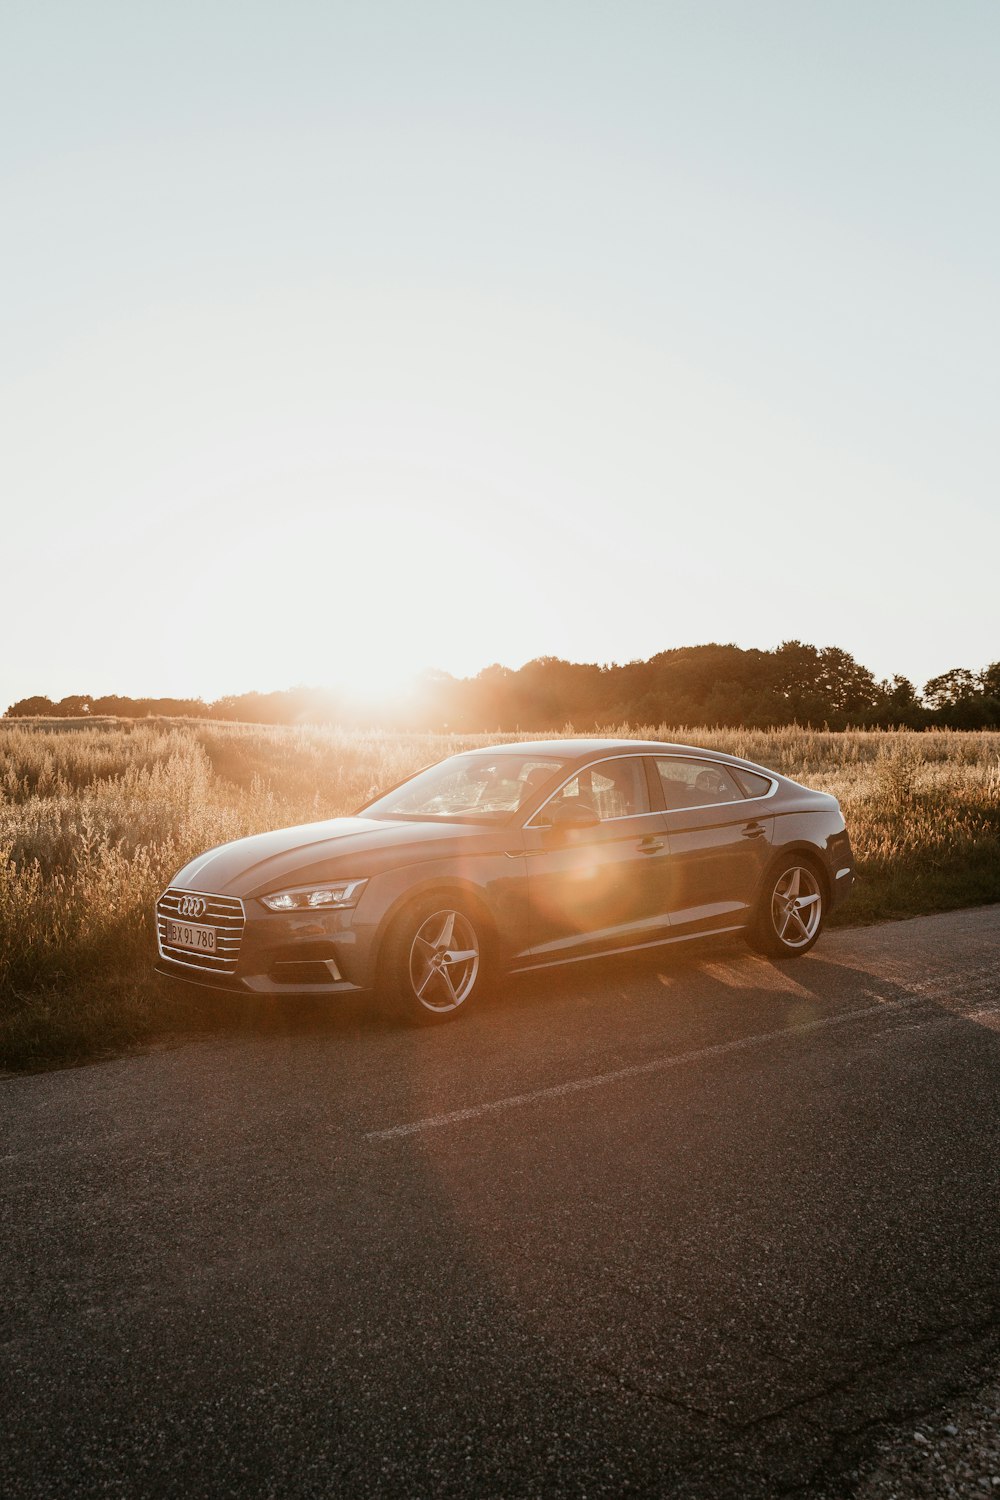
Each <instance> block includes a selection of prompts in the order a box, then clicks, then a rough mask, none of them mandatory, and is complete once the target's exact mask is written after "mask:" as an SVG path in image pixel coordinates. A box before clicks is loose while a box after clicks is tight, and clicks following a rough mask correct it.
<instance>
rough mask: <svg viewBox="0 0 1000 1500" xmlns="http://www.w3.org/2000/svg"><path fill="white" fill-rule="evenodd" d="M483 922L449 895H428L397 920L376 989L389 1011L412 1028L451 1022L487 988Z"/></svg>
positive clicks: (470, 909) (485, 945)
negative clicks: (408, 1023) (413, 1026)
mask: <svg viewBox="0 0 1000 1500" xmlns="http://www.w3.org/2000/svg"><path fill="white" fill-rule="evenodd" d="M487 947H488V940H487V928H486V923H485V922H484V920H483V919H482V917H480V916H479V915H478V913H476V912H475V911H474V910H473V909H472V908H471V907H470V906H468V905H467V904H465V903H463V902H461V901H459V900H456V899H455V898H454V897H453V896H449V895H442V896H436V897H435V896H430V897H426V898H425V899H424V900H423V901H419V902H416V903H414V905H413V906H411V907H409V908H408V909H407V910H406V911H405V912H403V913H402V915H401V916H400V917H399V918H398V919H397V921H396V923H395V924H394V926H393V928H392V931H391V932H390V934H389V938H388V941H387V943H386V950H385V958H384V962H383V965H382V980H381V984H380V988H381V991H382V994H383V997H384V998H385V1000H386V1001H387V1002H388V1004H389V1008H390V1010H391V1011H392V1012H393V1014H395V1015H396V1016H397V1017H399V1018H400V1019H402V1020H405V1021H408V1022H410V1023H411V1024H414V1025H439V1024H440V1023H441V1022H442V1021H453V1020H455V1018H456V1017H457V1016H459V1015H460V1014H462V1012H463V1011H466V1010H468V1009H469V1007H470V1006H471V1004H472V1002H473V1001H474V1000H478V999H479V998H480V996H481V995H482V994H483V992H484V990H485V989H486V987H487V980H488V968H489V965H488V959H487Z"/></svg>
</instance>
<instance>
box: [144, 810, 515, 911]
mask: <svg viewBox="0 0 1000 1500" xmlns="http://www.w3.org/2000/svg"><path fill="white" fill-rule="evenodd" d="M492 832H493V836H494V837H495V831H492ZM490 833H491V830H488V829H485V828H484V827H483V825H482V824H472V823H430V822H427V823H407V822H395V821H389V820H383V819H376V818H330V819H328V820H327V821H326V822H323V823H302V824H300V825H299V826H298V827H296V828H279V829H276V830H275V831H274V832H273V833H257V834H253V835H252V836H251V837H250V838H245V839H235V840H234V841H233V842H232V843H231V844H221V845H220V846H219V847H218V848H217V849H209V850H208V851H207V852H206V853H205V854H199V855H198V856H197V858H195V859H193V860H192V861H191V862H190V864H187V865H185V866H184V868H183V870H180V871H179V872H178V873H177V875H175V877H174V879H173V880H172V881H171V885H172V886H175V887H177V886H179V887H181V888H182V889H185V890H189V891H202V892H204V893H205V894H215V895H232V896H252V895H256V894H258V893H260V892H261V891H266V890H273V889H274V888H275V885H276V883H281V882H282V881H287V882H288V883H289V884H295V885H305V884H307V883H308V882H309V881H310V880H312V879H317V880H328V879H331V878H333V877H334V876H335V875H337V874H340V875H344V876H351V877H357V876H366V875H370V874H373V873H375V871H376V870H378V869H382V868H384V867H385V866H386V865H388V864H400V863H409V862H411V861H413V862H416V861H418V860H421V859H429V858H434V857H436V856H437V855H438V854H444V853H445V852H447V846H448V845H449V844H451V845H454V844H456V843H462V844H465V843H466V842H467V841H468V840H469V839H478V840H482V839H483V835H484V834H490Z"/></svg>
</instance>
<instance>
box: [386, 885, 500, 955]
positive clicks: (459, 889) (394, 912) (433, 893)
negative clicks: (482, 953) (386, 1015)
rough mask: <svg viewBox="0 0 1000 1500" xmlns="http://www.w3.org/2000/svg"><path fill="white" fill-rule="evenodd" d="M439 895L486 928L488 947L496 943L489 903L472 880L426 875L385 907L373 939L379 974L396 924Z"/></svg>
mask: <svg viewBox="0 0 1000 1500" xmlns="http://www.w3.org/2000/svg"><path fill="white" fill-rule="evenodd" d="M437 896H441V897H442V898H445V899H451V900H454V901H456V902H460V903H461V904H462V905H463V906H465V907H466V908H468V909H469V910H470V912H473V913H475V915H476V916H477V917H478V918H479V919H480V920H481V921H482V922H483V923H484V924H485V926H486V934H485V935H486V937H487V938H488V940H489V941H490V943H491V944H493V943H496V942H497V940H498V935H499V934H498V928H497V922H496V918H495V917H494V915H493V913H492V911H491V910H490V907H489V904H488V902H487V901H486V900H485V898H484V897H483V893H482V890H481V888H480V887H479V886H477V885H475V884H473V882H472V881H466V880H463V879H462V878H461V876H437V877H434V876H428V878H427V879H426V880H424V881H422V882H421V883H420V884H419V885H417V886H410V887H409V888H408V889H407V890H405V891H402V892H401V893H400V894H399V896H398V897H397V898H396V900H395V901H394V902H393V903H392V905H391V906H390V907H389V908H388V910H387V911H386V912H385V914H384V915H383V917H382V920H381V921H380V922H379V925H378V928H377V930H376V933H375V940H374V952H375V959H374V969H375V972H376V973H378V972H380V971H381V968H382V964H383V962H384V959H385V955H386V950H387V948H388V944H389V939H390V937H391V935H392V933H393V932H394V931H395V929H396V927H397V926H398V924H399V923H400V922H401V921H402V919H403V918H404V917H405V916H406V914H407V912H409V911H411V910H412V909H413V908H414V907H416V906H422V905H423V903H424V902H425V901H427V900H430V898H431V897H437Z"/></svg>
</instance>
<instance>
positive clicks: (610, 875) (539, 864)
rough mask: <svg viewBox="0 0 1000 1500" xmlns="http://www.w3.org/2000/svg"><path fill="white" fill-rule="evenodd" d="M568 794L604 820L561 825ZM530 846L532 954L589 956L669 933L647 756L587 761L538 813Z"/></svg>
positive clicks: (529, 832)
mask: <svg viewBox="0 0 1000 1500" xmlns="http://www.w3.org/2000/svg"><path fill="white" fill-rule="evenodd" d="M561 802H562V803H570V804H575V805H576V806H578V807H587V808H589V809H591V811H592V812H593V813H594V814H595V815H596V817H597V820H598V821H597V823H596V825H595V826H594V827H592V828H585V829H566V830H561V829H559V828H557V827H556V826H554V825H553V824H552V822H551V819H552V816H553V813H554V810H555V808H556V807H557V805H558V804H559V803H561ZM524 852H525V855H526V856H527V877H528V897H529V902H530V907H531V919H530V920H531V931H530V943H531V953H532V957H533V958H536V959H539V960H544V959H547V958H549V959H553V960H555V959H561V958H568V957H570V956H572V955H576V954H578V955H579V956H581V957H583V956H584V955H586V954H589V953H594V952H599V951H600V950H602V949H606V948H619V947H626V946H630V945H632V944H635V943H642V942H650V941H656V940H657V939H659V938H662V937H664V936H665V935H666V933H667V930H668V926H669V918H668V915H667V906H668V899H667V892H668V874H669V862H668V844H667V837H666V831H665V826H664V816H663V814H662V813H660V812H654V811H653V810H652V808H651V805H650V800H649V789H648V786H647V782H646V774H645V768H644V765H643V759H642V757H641V756H638V755H623V756H613V757H610V758H608V759H606V760H602V761H598V762H596V763H595V764H594V765H591V766H587V767H586V768H585V769H584V770H582V771H578V772H577V773H576V774H575V775H574V776H573V777H571V779H570V780H569V781H568V782H566V783H565V785H564V786H562V787H561V788H560V789H559V791H558V792H556V794H555V795H554V796H553V797H552V798H551V799H550V800H549V801H548V802H547V803H545V804H544V805H543V807H542V808H540V809H539V811H538V812H537V813H536V814H535V815H534V817H533V818H532V819H531V820H530V822H529V824H528V826H527V827H526V828H525V829H524Z"/></svg>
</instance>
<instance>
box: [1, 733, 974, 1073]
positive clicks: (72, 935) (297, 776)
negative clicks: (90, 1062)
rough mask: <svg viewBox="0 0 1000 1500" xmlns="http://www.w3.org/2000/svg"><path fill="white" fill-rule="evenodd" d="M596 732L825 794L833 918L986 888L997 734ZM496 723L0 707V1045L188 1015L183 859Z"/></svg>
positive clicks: (357, 791) (37, 1058)
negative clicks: (365, 722)
mask: <svg viewBox="0 0 1000 1500" xmlns="http://www.w3.org/2000/svg"><path fill="white" fill-rule="evenodd" d="M606 732H607V733H613V734H618V735H627V736H633V737H639V738H650V739H660V740H678V741H683V742H686V743H694V744H698V745H705V746H711V747H716V748H718V749H720V750H725V751H729V752H731V753H734V754H737V755H741V756H745V757H747V758H748V759H750V760H754V761H758V762H760V763H761V764H763V765H766V766H771V767H773V768H774V769H775V770H778V771H782V772H784V773H785V774H786V775H789V776H792V777H794V778H795V779H796V780H799V781H805V782H807V783H808V784H809V785H811V786H816V787H820V788H822V789H824V790H826V791H830V792H833V793H834V794H835V795H836V796H837V797H838V798H839V799H840V803H841V806H842V807H843V810H844V815H845V817H846V819H847V823H848V827H849V829H850V832H851V836H852V839H853V841H854V847H855V851H856V854H857V859H858V872H859V877H860V878H859V883H858V886H857V888H856V890H855V894H854V895H853V897H852V899H851V901H850V903H848V905H847V906H846V907H845V908H844V909H843V910H842V911H841V912H838V913H837V916H836V919H835V920H837V921H838V922H848V923H849V922H870V921H877V920H880V919H884V918H891V917H899V916H907V915H912V914H914V913H918V912H929V911H940V910H945V909H947V908H950V907H956V906H964V905H973V904H976V903H980V902H986V901H998V900H1000V733H997V732H983V733H974V734H963V733H958V732H953V731H939V732H924V733H911V732H884V731H874V732H856V733H855V732H850V731H848V732H846V733H830V732H824V731H818V730H807V729H796V728H791V729H780V730H774V731H770V732H768V731H740V730H716V729H697V728H683V729H678V728H677V727H668V726H666V725H659V726H651V725H642V726H629V725H624V726H621V725H619V726H617V727H614V728H610V729H608V730H607V731H606ZM498 738H502V737H498V736H497V735H495V734H494V735H488V736H454V737H453V736H447V735H428V734H413V735H400V734H388V733H381V732H371V733H365V732H360V731H340V730H336V729H330V728H321V727H303V728H270V727H261V726H256V725H241V724H222V723H205V722H203V721H179V720H139V721H124V720H123V721H101V722H97V723H89V724H85V725H82V726H81V724H80V721H79V720H76V721H53V720H48V721H41V720H39V721H24V720H21V721H12V722H10V723H6V722H5V723H0V1062H2V1064H3V1065H5V1066H7V1067H23V1066H33V1065H41V1064H44V1063H48V1062H51V1061H55V1060H75V1059H78V1058H83V1057H86V1056H90V1055H93V1054H94V1053H95V1052H98V1051H101V1050H106V1049H113V1048H117V1047H121V1046H125V1045H129V1044H132V1043H135V1042H137V1041H141V1040H144V1039H148V1038H150V1037H153V1036H158V1035H163V1034H166V1033H169V1032H170V1030H171V1029H176V1028H177V1027H178V1026H180V1025H184V1024H187V1022H189V1021H190V1019H191V1014H192V1012H191V1009H190V1006H191V1004H192V1003H193V1002H188V1003H187V1008H186V1006H185V1002H184V1001H183V999H179V998H177V997H176V996H174V995H173V994H171V993H168V992H167V990H166V988H165V987H164V986H162V985H160V984H158V983H157V982H156V981H155V979H154V978H153V976H152V975H151V963H152V957H153V951H154V939H153V927H152V907H153V903H154V901H155V900H156V897H157V896H158V894H159V893H160V891H161V890H162V889H163V887H164V885H165V884H166V883H167V881H168V880H169V878H170V876H171V875H172V874H173V872H174V871H175V870H176V869H177V868H178V867H179V866H180V865H182V864H184V863H185V862H186V861H187V860H188V859H189V858H190V857H191V856H192V855H194V854H195V853H197V852H199V851H200V850H202V849H205V848H208V847H210V846H211V845H213V844H219V843H223V842H225V841H226V840H228V839H233V838H239V837H240V836H242V835H244V834H248V833H256V832H259V831H260V830H262V829H267V828H276V827H281V826H282V825H287V824H292V823H302V822H308V821H311V820H313V819H319V818H327V817H332V816H334V815H336V814H338V813H344V812H348V811H350V810H351V809H352V808H354V807H357V806H358V805H359V804H360V803H362V802H364V801H365V800H366V799H367V798H368V797H370V796H371V795H373V794H374V792H375V791H376V790H377V789H378V788H380V787H385V786H387V785H389V784H391V783H393V782H396V781H399V780H400V779H401V778H402V777H404V776H406V775H408V774H409V773H410V772H412V771H415V770H416V769H418V768H419V767H420V766H422V765H426V764H427V763H428V762H430V761H433V760H437V759H439V758H440V757H442V756H444V755H448V754H451V753H452V752H454V751H456V750H460V749H464V748H467V747H469V746H472V745H476V744H489V743H495V742H496V741H497V739H498ZM508 738H511V739H513V738H515V736H508ZM210 1003H211V1002H210V1001H208V1002H206V1001H205V999H203V998H202V999H201V1000H200V1001H199V1004H200V1006H201V1007H202V1008H203V1009H204V1007H205V1006H206V1004H210Z"/></svg>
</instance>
